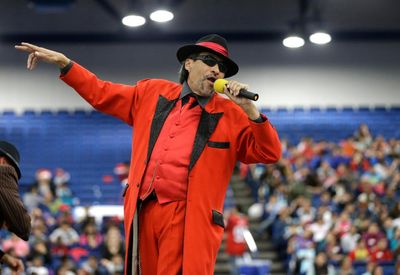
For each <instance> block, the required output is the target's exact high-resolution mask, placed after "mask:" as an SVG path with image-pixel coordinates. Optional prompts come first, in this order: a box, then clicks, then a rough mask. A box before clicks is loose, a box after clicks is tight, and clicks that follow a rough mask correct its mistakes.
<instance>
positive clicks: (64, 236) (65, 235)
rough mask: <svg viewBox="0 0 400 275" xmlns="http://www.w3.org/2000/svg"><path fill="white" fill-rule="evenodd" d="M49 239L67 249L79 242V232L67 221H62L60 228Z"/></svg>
mask: <svg viewBox="0 0 400 275" xmlns="http://www.w3.org/2000/svg"><path fill="white" fill-rule="evenodd" d="M49 238H50V241H51V242H52V243H54V244H55V243H57V244H62V245H65V246H67V247H70V246H72V245H74V244H76V243H78V242H79V235H78V232H76V230H75V229H74V228H72V227H71V225H70V224H69V223H68V222H67V221H61V223H60V226H59V227H58V228H56V229H55V230H54V231H53V232H52V233H51V234H50V236H49Z"/></svg>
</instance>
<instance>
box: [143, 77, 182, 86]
mask: <svg viewBox="0 0 400 275" xmlns="http://www.w3.org/2000/svg"><path fill="white" fill-rule="evenodd" d="M140 82H143V83H147V84H148V85H151V86H156V85H159V86H169V87H182V85H181V84H179V83H177V82H174V81H171V80H167V79H161V78H146V79H143V80H141V81H140Z"/></svg>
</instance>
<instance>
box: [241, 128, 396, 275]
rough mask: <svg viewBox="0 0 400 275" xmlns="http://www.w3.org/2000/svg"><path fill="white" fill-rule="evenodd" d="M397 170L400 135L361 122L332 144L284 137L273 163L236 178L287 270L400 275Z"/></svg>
mask: <svg viewBox="0 0 400 275" xmlns="http://www.w3.org/2000/svg"><path fill="white" fill-rule="evenodd" d="M399 168H400V140H398V139H390V140H386V139H385V138H384V137H382V136H376V137H373V135H372V134H371V133H370V131H369V129H368V126H367V125H365V124H363V125H361V126H360V127H359V129H358V130H357V131H355V133H354V135H352V136H349V137H348V138H346V139H345V140H343V141H341V142H338V143H335V142H327V141H314V140H313V139H311V138H307V137H304V138H303V139H302V140H301V141H300V142H299V143H298V144H297V145H291V144H289V143H288V142H287V141H285V140H284V141H283V157H282V159H281V160H280V161H279V163H277V164H275V165H267V166H263V165H251V166H243V167H242V176H243V178H244V179H245V180H246V182H247V183H248V184H249V186H250V187H251V188H252V194H253V196H254V199H255V200H256V201H257V203H256V204H255V205H253V206H252V207H250V209H249V210H250V211H249V214H250V216H251V215H254V217H255V218H257V215H258V216H259V215H261V213H260V214H257V213H258V212H255V211H254V209H257V208H255V206H260V205H261V206H262V210H264V211H263V213H262V216H261V217H260V219H261V221H262V222H261V224H260V227H259V228H258V234H269V235H270V237H271V239H272V240H273V242H274V243H275V245H276V246H277V248H278V249H277V250H278V251H283V253H282V255H281V256H282V257H283V258H284V259H285V260H286V264H287V268H288V270H290V272H291V274H307V275H311V274H346V275H350V274H400V265H399V260H400V258H399V255H400V202H399V201H398V199H399V197H400V169H399ZM254 217H253V218H254ZM396 270H398V271H396ZM329 272H330V273H329ZM335 272H336V273H335ZM396 272H397V273H396Z"/></svg>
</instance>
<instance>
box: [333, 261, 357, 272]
mask: <svg viewBox="0 0 400 275" xmlns="http://www.w3.org/2000/svg"><path fill="white" fill-rule="evenodd" d="M337 274H338V275H355V274H356V272H355V271H354V269H353V265H352V263H351V259H350V258H349V257H344V258H343V259H342V261H341V262H340V267H339V270H338V273H337Z"/></svg>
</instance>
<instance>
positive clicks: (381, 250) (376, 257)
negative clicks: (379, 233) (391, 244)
mask: <svg viewBox="0 0 400 275" xmlns="http://www.w3.org/2000/svg"><path fill="white" fill-rule="evenodd" d="M392 260H393V254H392V252H391V251H390V249H389V248H388V242H387V239H386V238H383V239H380V240H379V241H378V243H377V244H376V245H375V246H374V247H372V248H371V261H373V262H391V261H392Z"/></svg>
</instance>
